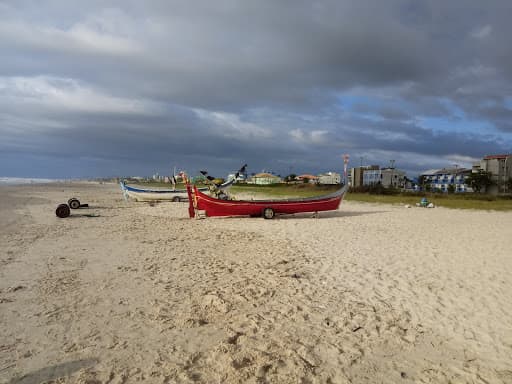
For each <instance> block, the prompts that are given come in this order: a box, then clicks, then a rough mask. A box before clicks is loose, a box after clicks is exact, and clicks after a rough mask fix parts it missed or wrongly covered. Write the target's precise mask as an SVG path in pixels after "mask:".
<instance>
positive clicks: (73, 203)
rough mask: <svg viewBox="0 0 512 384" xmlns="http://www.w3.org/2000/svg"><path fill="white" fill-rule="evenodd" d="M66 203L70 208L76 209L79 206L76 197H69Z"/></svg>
mask: <svg viewBox="0 0 512 384" xmlns="http://www.w3.org/2000/svg"><path fill="white" fill-rule="evenodd" d="M68 204H69V207H70V208H71V209H78V208H80V201H79V200H78V199H77V198H75V197H73V198H72V199H69V200H68Z"/></svg>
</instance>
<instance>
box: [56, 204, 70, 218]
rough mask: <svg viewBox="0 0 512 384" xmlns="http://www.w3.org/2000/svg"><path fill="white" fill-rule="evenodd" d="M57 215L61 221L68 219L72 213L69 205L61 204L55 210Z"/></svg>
mask: <svg viewBox="0 0 512 384" xmlns="http://www.w3.org/2000/svg"><path fill="white" fill-rule="evenodd" d="M55 214H56V215H57V217H60V218H61V219H63V218H65V217H68V216H69V215H70V214H71V211H70V209H69V205H67V204H59V206H58V207H57V209H56V210H55Z"/></svg>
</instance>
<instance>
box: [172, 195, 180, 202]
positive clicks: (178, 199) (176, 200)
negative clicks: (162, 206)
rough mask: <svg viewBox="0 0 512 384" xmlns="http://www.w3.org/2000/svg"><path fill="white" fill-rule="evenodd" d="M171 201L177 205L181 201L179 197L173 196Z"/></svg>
mask: <svg viewBox="0 0 512 384" xmlns="http://www.w3.org/2000/svg"><path fill="white" fill-rule="evenodd" d="M172 201H173V202H175V203H179V202H180V201H181V199H180V197H179V196H174V197H173V198H172Z"/></svg>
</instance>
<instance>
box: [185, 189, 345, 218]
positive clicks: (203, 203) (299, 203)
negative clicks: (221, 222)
mask: <svg viewBox="0 0 512 384" xmlns="http://www.w3.org/2000/svg"><path fill="white" fill-rule="evenodd" d="M345 191H346V188H345V187H343V188H341V189H340V190H338V191H336V192H335V193H332V194H329V195H325V196H320V197H316V198H306V199H290V200H220V199H216V198H214V197H211V196H208V195H206V194H204V193H202V192H201V191H199V190H197V188H191V193H190V196H189V204H190V205H191V207H193V208H194V209H195V210H199V211H204V212H205V214H206V216H208V217H214V216H255V217H256V216H263V211H264V210H265V209H268V208H270V209H271V210H272V211H273V213H275V214H293V213H302V212H321V211H332V210H336V209H338V207H339V205H340V203H341V201H342V200H343V196H344V194H345ZM189 212H192V210H189ZM191 217H193V216H192V213H191Z"/></svg>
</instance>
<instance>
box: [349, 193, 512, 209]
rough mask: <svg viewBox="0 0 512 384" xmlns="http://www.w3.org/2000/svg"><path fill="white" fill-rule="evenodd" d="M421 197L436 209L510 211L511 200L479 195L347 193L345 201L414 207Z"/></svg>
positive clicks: (511, 207) (511, 206)
mask: <svg viewBox="0 0 512 384" xmlns="http://www.w3.org/2000/svg"><path fill="white" fill-rule="evenodd" d="M422 197H426V198H427V199H428V200H429V201H430V202H432V203H434V205H435V206H436V207H445V208H457V209H483V210H497V211H508V210H512V198H510V197H496V196H490V195H481V194H469V193H468V194H432V193H425V194H416V193H400V194H396V195H374V194H369V193H349V194H347V196H346V198H345V199H346V200H347V201H362V202H367V203H382V204H401V205H404V204H410V205H412V206H415V205H416V203H419V202H420V200H421V198H422Z"/></svg>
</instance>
